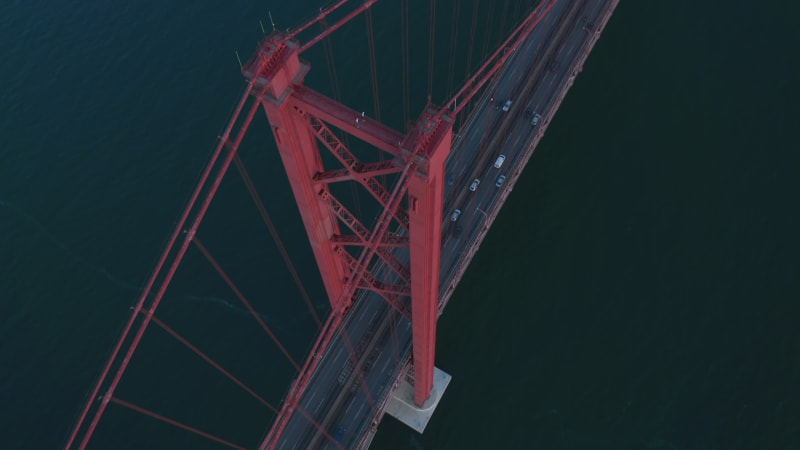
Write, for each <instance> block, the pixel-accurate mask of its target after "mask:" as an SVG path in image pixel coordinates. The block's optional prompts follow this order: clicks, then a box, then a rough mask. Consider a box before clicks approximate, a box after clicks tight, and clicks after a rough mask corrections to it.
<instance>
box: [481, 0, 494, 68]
mask: <svg viewBox="0 0 800 450" xmlns="http://www.w3.org/2000/svg"><path fill="white" fill-rule="evenodd" d="M494 2H495V0H492V2H491V3H490V4H489V15H488V17H487V18H486V35H485V36H484V38H483V50H482V51H481V59H484V58H486V52H488V51H489V41H490V40H491V39H492V19H493V18H494Z"/></svg>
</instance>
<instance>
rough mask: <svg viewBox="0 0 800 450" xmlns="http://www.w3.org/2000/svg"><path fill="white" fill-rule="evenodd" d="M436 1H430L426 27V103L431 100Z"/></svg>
mask: <svg viewBox="0 0 800 450" xmlns="http://www.w3.org/2000/svg"><path fill="white" fill-rule="evenodd" d="M435 36H436V0H431V21H430V26H429V27H428V101H431V99H432V98H433V55H434V53H435V52H436V45H435V44H434V37H435Z"/></svg>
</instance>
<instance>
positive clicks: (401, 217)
mask: <svg viewBox="0 0 800 450" xmlns="http://www.w3.org/2000/svg"><path fill="white" fill-rule="evenodd" d="M347 1H348V0H339V1H338V2H337V3H335V4H334V5H333V6H331V7H330V8H328V9H325V10H322V11H320V13H319V14H318V16H317V17H315V18H314V19H312V20H311V21H309V22H307V23H306V24H304V25H302V26H300V27H298V28H296V29H294V30H292V31H288V32H280V31H273V32H272V33H271V34H270V35H268V36H267V37H266V38H265V39H264V40H263V41H262V42H261V44H260V45H259V49H258V52H257V54H256V55H255V57H254V58H252V59H251V60H250V61H249V62H248V63H247V64H246V65H245V66H244V67H243V70H242V71H243V74H244V75H245V77H246V78H247V80H248V83H247V86H246V88H245V92H244V94H243V95H242V98H241V99H240V101H239V103H238V104H237V106H236V108H235V110H234V113H233V116H232V117H231V119H230V122H229V124H228V126H227V128H226V129H225V132H224V133H223V135H222V136H221V137H220V141H219V143H218V145H217V147H216V149H215V151H214V153H213V154H212V157H211V159H210V161H209V163H208V165H207V167H206V169H205V171H204V172H203V174H202V176H201V179H200V182H199V183H198V185H197V186H196V187H195V190H194V191H193V193H192V195H191V197H190V200H189V203H188V205H187V206H186V208H185V210H184V212H183V214H182V215H181V217H180V219H179V220H178V223H177V225H176V227H175V229H174V231H173V233H172V235H171V236H170V238H169V240H168V243H167V246H166V248H165V250H164V252H163V253H162V255H161V257H160V258H159V260H158V262H157V264H156V267H155V269H154V271H153V274H152V275H151V277H150V278H149V280H148V282H147V284H146V286H145V289H144V290H143V292H142V294H141V296H140V298H139V300H138V301H137V303H136V304H135V305H134V307H133V308H132V310H133V312H132V314H131V317H130V319H129V321H128V323H127V324H126V325H125V327H124V329H123V332H122V335H121V336H120V338H119V340H118V342H117V344H116V346H115V347H114V349H113V351H112V354H111V356H110V357H109V360H108V361H107V363H106V365H105V366H104V368H103V370H102V372H101V375H100V377H99V380H98V381H97V383H96V385H95V387H94V389H93V390H92V392H91V394H90V396H89V401H87V403H86V405H85V406H84V408H83V409H82V411H81V414H80V416H79V419H78V421H77V423H76V425H75V427H74V428H73V431H72V433H71V434H70V437H69V439H68V442H67V444H66V448H67V449H69V448H72V446H73V444H78V448H80V449H83V448H85V447H86V445H87V444H88V442H89V440H90V438H91V436H92V434H93V432H94V431H95V429H96V427H97V424H98V422H99V420H100V418H101V417H102V415H103V413H104V411H105V410H106V408H107V406H108V404H109V403H116V404H120V405H124V406H128V407H129V408H131V409H137V408H138V407H137V406H136V405H133V404H131V403H128V402H125V401H124V400H121V399H119V398H117V397H115V396H114V394H115V391H116V388H117V386H118V384H119V381H120V379H121V377H122V375H123V373H124V372H125V370H126V368H127V366H128V364H129V362H130V359H131V357H132V355H133V353H134V352H135V350H136V348H137V346H138V344H139V342H140V341H141V338H142V336H143V334H144V332H145V331H146V329H147V327H148V326H149V325H150V323H151V322H155V323H157V324H159V326H162V327H166V325H164V324H162V323H160V321H159V319H158V318H157V317H155V312H156V310H157V308H158V306H159V304H160V302H161V300H162V298H163V296H164V293H165V291H166V289H167V287H168V286H169V284H170V282H171V280H172V278H173V276H174V275H175V273H176V271H177V269H178V266H179V265H180V263H181V261H182V259H183V257H184V255H185V254H186V251H187V250H188V248H189V246H190V245H191V244H192V243H194V244H195V245H196V246H198V247H199V248H200V250H201V251H202V252H203V253H206V256H207V257H209V259H210V260H211V261H212V263H213V259H211V257H210V255H208V254H207V251H206V250H205V248H204V247H203V246H202V244H201V243H200V242H199V240H197V237H196V232H197V229H198V227H199V225H200V222H201V221H202V220H203V217H204V216H205V214H206V212H207V210H208V208H209V206H210V203H211V201H212V199H213V197H214V195H215V194H216V191H217V190H218V188H219V186H220V184H221V181H222V179H223V177H224V176H225V174H226V173H227V170H228V168H229V167H230V164H231V163H232V162H233V161H234V160H235V157H236V153H237V151H238V148H239V146H240V144H241V142H242V140H243V137H244V135H245V133H246V132H247V130H248V128H249V126H250V124H251V122H252V120H253V118H254V116H255V114H256V113H257V111H258V109H259V106H261V107H262V109H263V110H264V112H265V113H266V116H267V118H268V120H269V123H270V127H271V130H272V133H273V136H274V138H275V142H276V144H277V147H278V150H279V153H280V156H281V159H282V162H283V165H284V168H285V170H286V173H287V176H288V178H289V181H290V184H291V187H292V191H293V194H294V197H295V200H296V202H297V206H298V208H299V210H300V213H301V217H302V220H303V224H304V227H305V229H306V233H307V234H308V238H309V241H310V242H311V246H312V250H313V252H314V256H315V258H316V261H317V264H318V266H319V269H320V273H321V275H322V279H323V283H324V286H325V289H326V291H327V295H328V298H329V301H330V303H331V306H332V312H331V314H330V315H329V316H328V318H327V319H326V320H325V322H324V323H323V324H322V327H321V330H320V333H319V336H318V338H317V340H316V342H315V343H314V346H313V347H312V350H311V352H310V354H309V355H308V358H307V359H306V360H305V362H304V363H303V365H302V367H297V365H296V364H295V367H297V368H298V369H299V375H298V378H297V379H296V380H295V382H294V383H293V385H292V388H291V389H290V392H289V394H288V395H287V397H286V399H285V401H284V403H283V405H282V407H281V409H280V411H279V414H278V418H277V419H276V421H275V423H274V424H273V427H272V429H271V430H270V433H269V435H268V436H267V438H266V440H265V441H264V444H262V448H265V447H266V446H267V445H268V443H270V442H272V443H274V442H276V437H277V436H279V435H280V434H281V432H282V430H283V428H284V427H285V426H286V423H287V421H288V418H289V417H290V416H291V414H292V413H293V412H294V411H295V409H296V406H297V404H298V401H299V399H300V397H301V396H302V394H303V392H304V390H305V388H306V386H307V384H308V381H309V379H310V378H311V375H312V374H313V373H314V370H315V368H316V366H317V364H318V363H319V361H320V358H321V355H322V354H323V353H324V352H325V350H326V348H327V346H328V344H329V343H330V341H331V339H332V338H333V336H334V334H335V332H336V331H337V329H338V328H339V326H340V324H341V323H342V321H343V319H344V316H345V314H346V312H347V311H348V309H349V307H350V306H351V305H352V302H353V301H354V300H355V299H356V298H357V297H358V295H359V294H360V292H361V291H363V290H369V291H373V292H376V293H377V294H378V295H380V296H381V297H382V298H383V299H384V300H385V301H386V302H387V303H388V304H389V305H390V306H391V307H392V308H394V309H395V310H396V311H397V312H398V313H399V314H402V315H403V316H405V317H406V318H408V319H410V320H411V323H412V338H413V368H414V374H413V379H414V385H415V402H416V403H417V404H418V405H422V404H423V403H424V402H425V400H426V399H427V398H428V397H429V395H430V392H431V388H432V386H433V373H434V355H435V338H436V320H437V316H438V303H439V298H438V288H439V268H440V252H441V236H442V207H443V197H444V195H443V194H444V178H445V161H446V159H447V156H448V154H449V153H450V150H451V144H452V139H453V118H454V117H455V116H456V115H457V114H459V113H460V112H461V111H462V110H463V109H464V108H465V107H466V105H467V104H469V102H470V100H471V99H472V98H473V97H475V96H476V95H477V94H478V92H479V91H480V90H481V89H482V88H483V86H484V85H486V83H487V82H488V81H489V80H490V79H491V78H492V77H493V76H494V75H495V73H497V71H498V70H499V69H500V68H501V67H502V66H503V64H504V63H505V61H506V60H507V59H508V58H509V56H510V55H511V54H513V52H514V50H515V49H516V48H517V47H518V46H519V45H520V43H521V42H522V41H523V40H524V39H525V38H527V36H528V34H529V33H530V32H531V31H532V30H533V28H534V27H535V26H536V24H537V23H538V21H539V20H540V19H541V17H542V16H543V15H544V14H540V13H541V12H542V8H543V6H544V5H546V6H544V8H545V10H547V9H549V8H551V7H552V6H553V4H554V3H555V2H556V1H557V0H550V1H547V2H542V3H541V4H540V5H539V6H538V7H537V8H535V9H534V10H533V11H531V12H530V14H529V15H528V16H527V17H526V18H525V19H524V20H523V21H522V22H521V23H520V25H519V26H518V27H517V28H515V29H514V30H513V31H512V33H510V35H509V36H508V38H507V39H506V40H505V41H504V42H503V43H502V44H501V45H500V46H499V47H498V48H497V50H496V51H495V52H494V53H493V54H492V55H490V56H489V58H487V59H486V61H485V62H484V63H483V65H482V66H481V67H480V69H479V70H478V71H477V72H476V73H475V74H474V75H473V76H472V77H470V78H469V79H468V80H467V81H466V82H465V84H464V85H463V86H462V88H461V89H460V90H459V91H458V92H457V93H456V94H455V95H454V96H453V97H452V98H451V99H450V100H448V101H446V102H445V103H444V105H443V106H441V107H437V106H435V105H433V104H430V103H429V104H428V105H427V106H426V108H425V109H424V111H423V112H422V114H421V115H420V117H419V118H418V120H417V121H416V124H415V125H414V127H413V128H412V129H411V130H410V131H409V132H408V133H406V134H401V133H399V132H397V131H395V130H393V129H391V128H390V127H387V126H386V125H383V124H381V123H380V122H378V121H376V120H372V119H369V118H366V117H364V115H363V113H358V112H357V111H355V110H353V109H351V108H348V107H346V106H344V105H342V104H340V103H339V102H337V101H335V100H333V99H331V98H328V97H326V96H325V95H323V94H321V93H319V92H316V91H314V90H312V89H310V88H308V87H306V86H304V85H303V81H304V78H305V75H306V74H307V73H308V71H309V70H310V65H309V64H308V63H307V62H304V61H303V60H301V58H300V55H301V54H302V53H303V52H304V51H306V50H307V49H308V48H310V47H311V46H313V45H314V44H316V43H318V42H320V41H321V40H323V39H324V38H325V37H327V36H328V35H330V34H331V33H332V32H334V31H336V30H337V29H339V28H340V27H341V26H342V25H344V24H345V23H347V22H349V21H350V20H352V19H353V18H354V17H356V16H358V15H359V14H360V13H362V12H364V11H365V10H367V9H368V8H369V7H370V6H372V5H373V4H374V3H375V2H376V1H377V0H367V1H364V2H363V3H362V4H361V5H360V6H358V7H356V8H354V9H353V10H352V11H351V12H349V13H348V14H346V15H345V16H344V17H343V18H342V19H340V20H339V21H337V22H336V23H335V24H333V25H331V26H330V27H328V28H326V29H325V31H323V32H322V33H320V34H319V35H317V36H316V37H314V38H312V39H310V40H309V41H308V42H307V43H305V44H303V45H301V44H300V43H299V41H298V40H297V35H298V34H299V33H302V32H304V31H306V30H307V29H308V28H309V27H310V26H312V25H313V24H315V23H318V22H320V21H322V20H325V19H326V17H328V16H329V15H330V14H331V13H332V12H334V11H336V10H337V9H339V8H340V7H341V6H343V5H344V4H345V3H347ZM545 13H546V11H545ZM248 103H249V104H248ZM334 129H335V130H338V131H339V133H345V134H347V135H351V136H353V137H355V138H357V139H360V140H361V141H363V142H365V143H367V144H369V145H370V146H371V147H373V148H374V149H375V150H376V154H378V155H382V156H381V157H378V158H374V160H373V161H370V162H365V161H362V160H360V159H359V158H358V157H357V156H356V155H355V154H354V153H353V152H352V151H351V149H349V148H348V146H347V145H346V143H345V141H344V140H343V139H341V138H340V137H339V133H337V132H336V131H335V130H334ZM323 152H325V153H328V154H329V155H330V156H332V157H333V159H334V160H335V161H337V162H338V165H339V167H337V168H326V167H324V165H323V156H322V155H323ZM387 180H391V182H390V183H388V182H387ZM346 181H349V182H355V183H358V184H359V185H360V186H362V187H363V189H364V190H365V191H366V192H367V193H368V194H369V195H370V196H371V197H372V198H374V199H375V201H376V202H377V203H378V204H379V205H380V207H381V213H380V214H379V216H378V217H377V219H376V220H375V221H374V223H373V224H372V225H371V226H367V225H366V221H365V220H364V219H363V218H361V217H358V215H357V214H355V213H353V212H352V211H350V210H349V209H348V208H347V207H346V206H345V202H343V201H341V199H339V198H337V197H336V196H335V195H334V194H333V193H332V191H331V186H332V185H333V184H335V183H340V182H346ZM397 247H404V248H407V249H408V252H409V255H410V263H409V264H408V265H406V264H404V263H403V262H401V261H400V260H399V259H398V258H397V257H396V256H394V254H393V253H392V251H391V250H392V249H394V248H397ZM377 262H380V263H382V265H385V267H388V268H390V269H391V271H392V272H393V273H394V274H395V275H396V279H397V280H398V281H397V282H388V281H386V279H385V277H383V279H382V278H381V277H378V276H376V275H375V274H374V273H373V272H372V269H373V268H374V267H375V265H376V263H377ZM248 306H249V305H248ZM262 325H263V324H262ZM265 329H266V330H267V332H268V333H270V336H273V335H272V334H271V331H269V329H267V328H266V326H265ZM273 338H274V336H273ZM276 343H277V342H276ZM278 345H280V343H278ZM289 359H290V361H292V363H293V364H294V361H293V360H292V359H291V357H289ZM101 392H102V394H101ZM96 400H99V401H96ZM137 410H141V411H142V412H144V413H146V414H150V415H152V413H148V412H146V410H143V409H141V408H139V409H137ZM301 412H302V411H301ZM90 413H92V414H90ZM90 417H91V419H90V420H89V421H88V422H87V419H89V418H90ZM161 419H162V420H165V421H169V419H168V418H164V417H161ZM170 423H172V422H170ZM175 424H177V425H178V426H182V427H184V428H187V427H186V426H183V425H180V424H178V423H177V422H175ZM188 428H189V429H190V431H193V432H195V433H198V434H201V435H204V436H206V437H209V438H212V439H215V438H213V437H211V436H208V435H206V434H205V433H202V432H200V431H199V430H195V429H191V428H190V427H188ZM80 436H82V438H81V437H80ZM221 442H223V441H221ZM223 443H224V442H223ZM227 444H229V443H227Z"/></svg>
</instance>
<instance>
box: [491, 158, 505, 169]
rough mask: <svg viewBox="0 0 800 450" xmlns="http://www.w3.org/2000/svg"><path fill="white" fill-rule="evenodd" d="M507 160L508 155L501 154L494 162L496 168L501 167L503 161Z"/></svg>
mask: <svg viewBox="0 0 800 450" xmlns="http://www.w3.org/2000/svg"><path fill="white" fill-rule="evenodd" d="M505 160H506V155H500V156H498V157H497V160H496V161H495V162H494V168H495V169H499V168H500V166H502V165H503V161H505Z"/></svg>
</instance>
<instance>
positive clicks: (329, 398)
mask: <svg viewBox="0 0 800 450" xmlns="http://www.w3.org/2000/svg"><path fill="white" fill-rule="evenodd" d="M549 1H550V2H553V7H552V9H551V10H550V11H549V13H548V15H547V16H546V17H545V18H544V19H543V20H542V21H541V22H540V23H539V25H538V26H537V27H536V29H535V30H534V31H533V33H532V34H531V35H530V37H529V38H528V39H527V40H526V42H524V43H523V44H522V45H521V46H520V48H519V49H518V50H517V52H516V54H515V55H513V56H512V58H511V59H510V60H509V62H508V63H507V65H506V67H504V68H503V70H502V71H501V72H500V74H499V75H498V76H497V78H496V80H495V82H494V85H493V86H492V88H491V89H490V90H489V92H488V94H487V97H485V98H483V99H480V100H479V102H481V103H480V105H481V106H479V107H478V108H477V109H476V111H475V112H474V113H473V114H472V116H471V117H470V119H469V121H468V123H467V124H466V125H465V126H464V128H463V129H462V130H461V132H460V133H459V135H458V136H457V137H456V140H455V142H454V145H453V150H452V152H451V155H450V157H449V159H448V162H447V183H448V185H447V187H446V190H445V202H444V204H445V211H444V217H445V228H444V229H445V232H444V235H443V237H442V259H441V288H440V313H441V311H442V310H443V309H444V307H445V306H446V304H447V302H448V300H449V299H450V297H451V295H452V293H453V291H454V290H455V287H456V285H457V284H458V282H459V281H460V279H461V277H462V275H463V273H464V271H465V270H466V267H467V266H468V264H469V262H470V261H471V260H472V257H473V256H474V254H475V253H476V252H477V249H478V247H479V246H480V243H481V241H482V240H483V238H484V236H485V235H486V233H487V231H488V229H489V227H490V226H491V223H492V222H493V221H494V218H495V217H496V215H497V213H498V212H499V210H500V208H501V207H502V205H503V202H504V201H505V199H506V198H507V197H508V195H509V193H510V192H511V190H512V189H513V187H514V184H515V182H516V181H517V178H518V177H519V175H520V173H521V172H522V170H523V169H524V167H525V164H526V163H527V161H528V160H529V159H530V157H531V155H532V153H533V150H534V148H535V147H536V145H537V144H538V142H539V140H540V139H541V137H542V135H543V134H544V131H545V129H546V128H547V126H548V124H549V123H550V120H551V119H552V117H553V114H554V113H555V111H556V110H557V109H558V106H559V105H560V103H561V100H562V99H563V97H564V95H565V94H566V91H567V90H568V89H569V87H570V86H571V85H572V82H573V80H574V78H575V75H577V73H578V72H580V70H581V68H582V66H583V62H584V60H585V59H586V57H587V55H588V53H589V52H590V51H591V48H592V47H593V46H594V43H595V41H596V40H597V38H598V37H599V34H600V31H602V29H603V27H604V26H605V24H606V22H607V21H608V18H609V17H610V15H611V13H612V12H613V10H614V8H615V7H616V5H617V2H618V0H572V1H568V0H549ZM488 96H493V97H494V98H495V102H501V103H502V102H505V101H506V100H507V99H511V100H513V102H512V105H511V108H510V109H509V111H507V112H505V111H502V109H500V108H499V107H498V108H495V105H493V104H491V103H490V102H489V99H488ZM534 114H538V115H539V116H541V119H540V121H539V122H538V124H536V125H535V126H534V125H532V124H531V120H532V116H533V115H534ZM500 154H502V155H505V161H504V163H503V165H502V166H501V167H500V168H499V169H498V168H495V167H494V161H495V159H496V157H497V156H498V155H500ZM500 175H505V176H506V179H505V181H504V183H503V184H502V185H501V186H500V187H497V186H496V182H497V180H498V177H499V176H500ZM475 178H478V179H480V180H481V183H480V185H479V186H478V189H477V190H476V191H475V192H471V191H469V190H468V188H467V187H468V186H469V184H470V182H471V181H472V180H473V179H475ZM456 208H458V209H460V210H461V215H460V217H459V218H458V220H457V221H456V222H451V221H450V220H449V219H450V215H451V213H452V211H453V210H455V209H456ZM394 253H395V255H396V256H397V258H398V259H400V260H401V261H403V262H404V263H405V264H407V263H408V250H407V249H402V248H398V249H395V250H394ZM375 275H376V276H377V277H378V278H379V279H382V280H384V281H389V282H396V281H397V280H395V279H394V277H395V275H394V274H393V272H392V271H391V270H389V269H387V268H385V267H383V266H378V267H376V269H375ZM410 350H411V324H410V323H409V322H408V320H407V319H406V318H404V317H402V316H400V315H399V314H397V313H396V312H394V310H393V309H391V308H389V307H388V306H387V304H386V303H385V302H384V300H382V299H381V298H380V297H379V296H377V295H376V294H373V293H365V294H364V295H362V296H361V297H360V298H359V300H358V301H356V302H355V304H354V305H353V307H352V308H351V310H350V311H349V312H348V315H347V317H346V319H345V320H344V322H343V324H342V326H341V328H340V332H338V333H337V335H336V337H335V338H334V339H333V341H332V342H331V345H330V346H329V348H328V351H327V352H326V354H325V355H324V356H323V357H322V360H321V361H320V363H319V365H318V367H317V370H316V372H315V373H314V375H313V376H312V378H311V380H310V382H309V385H308V388H307V389H306V391H305V392H304V394H303V396H302V397H301V399H300V403H299V405H298V408H297V410H295V411H294V413H293V415H292V417H291V418H290V419H289V422H288V423H287V425H286V428H285V430H284V432H283V433H282V435H281V436H280V438H279V440H278V442H277V443H276V444H277V445H276V446H275V448H278V449H300V448H302V449H306V448H315V449H316V448H320V449H334V448H338V447H339V446H341V447H344V448H364V447H366V446H368V444H369V442H370V441H371V437H372V436H373V435H374V432H375V429H376V427H377V424H378V422H379V421H380V419H381V417H382V416H383V413H384V408H385V402H386V400H387V398H388V397H389V393H390V392H391V389H392V387H393V386H395V385H396V380H398V379H399V377H400V376H403V374H404V369H405V367H406V365H407V362H408V358H409V355H410ZM455 375H456V376H457V374H455ZM312 421H313V423H312ZM319 428H321V429H323V430H326V432H325V433H322V432H320V431H319ZM334 441H336V442H334ZM265 445H266V443H264V444H262V448H264V447H265Z"/></svg>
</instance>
